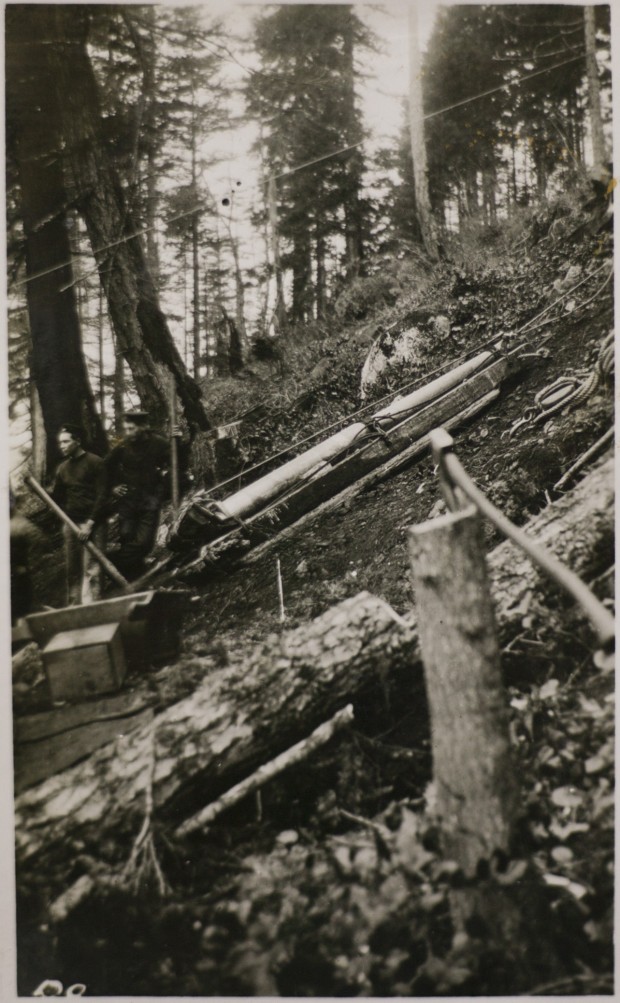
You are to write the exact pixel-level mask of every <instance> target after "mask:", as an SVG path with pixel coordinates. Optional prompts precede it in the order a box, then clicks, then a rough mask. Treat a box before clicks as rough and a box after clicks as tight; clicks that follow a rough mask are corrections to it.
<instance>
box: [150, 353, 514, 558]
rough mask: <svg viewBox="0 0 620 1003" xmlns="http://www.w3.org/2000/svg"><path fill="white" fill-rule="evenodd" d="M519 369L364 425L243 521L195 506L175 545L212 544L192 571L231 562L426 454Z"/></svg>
mask: <svg viewBox="0 0 620 1003" xmlns="http://www.w3.org/2000/svg"><path fill="white" fill-rule="evenodd" d="M518 367H519V363H518V361H517V360H514V359H512V360H508V359H506V358H500V359H498V360H496V361H495V362H493V363H492V364H491V365H487V366H486V367H485V368H484V369H482V370H481V371H480V372H476V373H474V374H473V375H470V376H469V377H468V378H467V379H465V380H463V381H462V382H461V383H460V384H459V385H457V386H453V387H451V388H450V389H449V390H448V392H446V393H445V394H444V395H443V396H442V397H440V398H438V399H436V400H433V401H432V403H430V404H427V405H426V406H424V407H421V408H420V410H417V411H416V412H415V414H414V415H413V416H410V415H409V416H407V417H406V418H405V419H404V420H401V421H400V422H399V423H398V424H395V425H393V426H391V427H389V428H388V429H386V428H384V427H383V425H380V426H373V425H372V423H371V424H370V427H366V426H363V425H362V426H361V427H362V429H363V431H364V435H363V436H362V435H361V433H358V435H357V436H356V437H357V438H359V443H358V445H357V446H356V448H355V449H354V450H352V451H346V450H345V451H344V453H341V454H338V455H334V456H332V457H330V458H326V459H325V460H324V461H322V462H320V463H318V464H315V465H314V466H313V467H312V468H310V469H308V470H307V471H305V474H304V475H303V476H298V477H297V478H296V480H295V481H294V482H292V483H289V481H287V482H286V486H287V490H285V492H284V494H283V495H281V496H279V497H277V498H275V500H274V499H271V500H270V501H269V504H266V503H267V501H268V500H269V498H270V497H271V496H269V497H268V496H266V497H265V503H264V504H263V506H262V507H260V508H259V509H258V511H255V512H254V511H253V512H251V513H250V514H249V515H243V518H241V517H240V516H239V515H238V514H237V508H236V507H235V509H234V516H233V518H232V520H231V519H228V520H227V519H224V518H223V516H222V513H223V512H225V511H226V512H227V511H228V508H225V505H224V503H219V502H218V503H216V502H213V503H210V504H209V505H207V506H206V507H203V506H202V505H200V504H197V505H196V504H194V503H191V504H190V505H189V506H187V507H186V508H185V510H184V512H183V513H182V514H181V516H180V518H179V520H178V522H177V524H176V527H175V528H174V530H173V533H172V535H171V538H170V541H169V542H170V546H174V547H177V546H182V545H183V542H184V541H185V545H186V546H187V545H188V544H190V543H191V541H192V539H193V542H194V545H197V544H198V543H199V542H203V541H205V540H206V541H209V542H207V543H206V545H205V546H203V547H202V549H201V551H200V556H199V558H198V559H197V561H193V562H192V567H193V568H194V567H196V566H199V565H200V564H202V563H205V564H207V563H210V564H213V562H214V561H217V560H219V559H220V558H221V557H222V556H223V555H226V557H227V559H231V558H232V559H234V558H236V557H238V556H239V555H240V554H243V553H244V552H245V551H247V550H248V548H249V547H251V546H254V545H256V544H259V543H262V542H264V541H265V539H267V538H270V537H273V536H274V535H275V534H276V533H277V532H278V531H279V530H280V529H281V528H282V527H284V526H288V525H290V524H291V523H293V522H295V521H297V520H298V519H300V518H301V517H302V516H303V515H305V514H306V513H307V512H310V511H312V510H313V509H315V508H316V507H317V506H319V505H320V504H322V503H324V502H326V501H327V500H329V499H331V498H333V497H334V496H336V495H338V494H339V493H341V492H342V491H343V489H345V488H346V487H347V486H348V485H351V484H354V483H355V482H357V481H359V480H361V479H363V478H365V477H367V476H369V475H370V474H371V473H372V472H373V471H375V470H376V469H377V468H378V467H382V466H383V465H384V464H386V462H389V461H394V462H396V463H398V461H399V460H400V457H401V456H402V455H403V454H404V452H405V451H407V450H412V451H415V452H417V451H418V447H419V452H423V451H424V449H425V448H426V445H427V438H426V437H427V434H428V433H429V432H430V431H431V429H432V428H434V427H435V426H436V425H437V424H446V425H447V426H448V425H449V426H450V427H453V425H454V424H455V423H458V421H459V420H463V421H465V420H467V418H468V417H470V416H471V415H472V414H475V413H477V412H478V411H479V410H480V409H481V408H482V407H483V406H485V405H486V404H487V403H489V400H490V398H489V395H490V394H491V393H492V392H493V391H495V390H496V388H497V387H498V386H499V385H500V384H501V383H502V382H503V381H504V380H505V379H506V377H507V376H508V375H511V376H514V374H515V373H516V372H517V371H518ZM482 402H484V403H482ZM400 403H401V402H399V404H400ZM399 414H400V413H399ZM349 445H351V446H352V445H353V443H350V444H349ZM304 455H305V454H304ZM283 483H284V482H283ZM238 495H241V492H239V493H238V494H237V495H233V496H231V497H230V498H229V499H226V506H228V507H230V508H232V499H234V498H237V497H238Z"/></svg>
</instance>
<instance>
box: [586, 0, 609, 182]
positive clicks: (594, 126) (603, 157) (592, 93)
mask: <svg viewBox="0 0 620 1003" xmlns="http://www.w3.org/2000/svg"><path fill="white" fill-rule="evenodd" d="M583 26H584V35H585V45H586V68H587V74H588V109H589V112H590V129H591V130H592V161H593V167H594V171H595V173H596V176H597V177H601V178H604V177H607V176H608V175H609V171H608V169H607V160H608V156H607V148H606V143H605V133H604V132H603V120H602V116H601V90H600V86H599V80H598V66H597V63H596V24H595V11H594V7H588V6H586V7H584V8H583Z"/></svg>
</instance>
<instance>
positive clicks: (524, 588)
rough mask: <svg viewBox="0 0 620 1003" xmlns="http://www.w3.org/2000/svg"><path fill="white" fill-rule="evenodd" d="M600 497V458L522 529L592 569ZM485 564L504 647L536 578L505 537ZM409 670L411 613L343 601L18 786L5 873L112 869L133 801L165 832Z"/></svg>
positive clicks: (538, 585) (608, 540)
mask: <svg viewBox="0 0 620 1003" xmlns="http://www.w3.org/2000/svg"><path fill="white" fill-rule="evenodd" d="M613 494H614V483H613V464H612V461H611V459H610V460H608V461H605V462H603V463H602V464H600V465H599V466H598V467H596V468H595V469H594V470H593V471H592V472H591V473H590V474H589V475H588V477H587V478H585V479H584V480H583V481H582V482H581V483H580V484H579V485H578V487H576V488H575V489H574V490H573V491H572V492H571V493H570V494H567V495H565V496H564V498H562V499H561V500H560V501H558V502H556V503H554V504H553V505H551V506H549V507H548V508H547V509H546V510H545V511H544V512H543V513H541V514H540V515H538V516H536V517H535V518H534V519H532V520H531V521H530V523H529V524H528V526H527V529H528V531H529V532H530V533H531V534H532V536H533V537H534V538H535V539H538V540H539V541H540V542H541V543H544V544H545V545H546V546H547V547H548V548H549V549H550V550H551V551H552V552H554V553H555V554H556V555H557V556H559V557H561V558H562V559H564V560H565V561H566V562H567V563H568V564H569V565H570V566H571V567H572V568H573V570H574V571H576V572H577V573H579V574H582V575H584V576H586V577H588V576H593V575H595V574H597V573H600V571H601V570H603V568H604V567H606V566H607V565H608V564H609V563H611V561H612V555H613V548H612V539H613V530H614V521H613ZM489 566H490V575H491V593H492V595H493V597H494V601H495V606H496V616H497V622H498V628H499V633H500V640H502V641H503V642H504V643H505V642H506V641H507V640H508V639H509V638H510V637H511V636H514V635H515V634H516V633H517V632H519V631H521V630H522V629H523V626H522V621H523V617H524V616H525V615H526V614H528V613H529V615H530V616H532V615H536V612H538V614H539V615H542V612H543V610H542V604H541V608H540V610H537V609H536V608H535V607H536V604H535V603H533V602H532V599H533V598H534V597H535V596H536V595H537V594H540V593H541V592H542V591H543V590H544V582H542V580H541V575H540V573H539V572H538V571H537V570H536V569H535V568H533V567H532V565H531V564H530V562H529V561H528V560H527V559H526V558H525V557H524V556H523V555H522V554H520V553H519V552H518V551H517V550H516V549H515V547H514V546H513V545H512V544H508V543H505V544H501V545H500V546H499V547H497V548H496V549H495V551H494V552H493V553H492V554H491V555H490V560H489ZM420 668H421V667H420V662H419V652H418V643H417V635H416V629H415V624H414V621H413V617H412V618H410V619H408V620H407V621H405V620H403V619H402V618H400V617H398V616H397V614H396V613H395V612H394V611H393V610H392V609H391V608H390V607H389V606H388V605H387V604H386V603H384V602H382V601H381V600H380V599H377V598H374V597H372V596H370V595H368V594H362V595H360V596H357V597H355V598H353V599H348V600H346V601H345V602H343V603H341V604H340V605H338V606H336V607H333V608H332V609H330V610H329V611H328V612H327V613H325V614H324V615H323V616H322V617H319V618H318V619H317V620H315V621H312V622H311V623H309V624H307V625H303V626H302V627H299V628H297V629H295V630H291V631H288V632H286V633H284V634H282V635H281V636H280V637H279V638H276V639H272V640H270V641H267V642H266V643H265V644H264V645H263V646H262V647H260V648H258V649H257V650H256V652H255V653H254V654H253V656H252V657H251V658H250V659H249V660H248V661H245V662H243V663H242V664H238V665H232V666H228V667H225V668H222V669H220V670H218V671H217V672H216V673H214V674H213V675H210V676H209V677H207V678H206V679H205V680H204V682H203V683H202V685H201V686H200V687H199V688H198V689H197V690H196V692H195V693H193V694H192V696H191V697H188V698H187V699H185V700H183V701H181V702H180V703H178V704H176V705H174V706H172V707H170V708H168V709H167V710H165V711H164V712H163V713H161V714H158V715H157V716H156V717H155V719H154V721H153V722H152V724H151V725H150V726H148V727H145V728H141V729H138V730H136V731H135V732H134V733H132V734H131V735H127V736H125V737H124V738H123V739H121V740H119V741H118V742H116V743H114V744H113V745H110V746H107V747H104V748H102V749H100V750H98V751H97V752H95V753H94V754H93V755H91V756H90V757H89V759H88V760H86V761H84V762H83V763H81V764H78V765H76V766H74V767H72V768H71V769H69V770H67V771H65V772H64V773H61V774H58V775H57V776H55V777H52V778H50V779H49V780H47V781H45V782H44V783H42V784H40V785H39V786H37V787H33V788H31V789H30V790H27V791H25V792H24V793H23V794H21V795H20V796H19V797H18V798H17V799H16V802H15V824H16V862H17V867H18V869H19V870H22V869H23V872H24V874H27V873H28V872H30V871H31V870H32V868H33V867H43V868H46V867H47V866H48V864H49V863H50V862H52V861H55V865H54V866H55V871H54V873H55V875H56V888H57V889H59V888H62V883H63V880H65V879H66V875H67V873H68V871H69V869H71V871H72V874H73V877H74V878H75V877H77V876H79V866H78V864H77V863H76V857H77V855H78V854H85V853H86V854H91V855H93V856H94V857H96V858H98V859H100V860H101V859H103V858H104V857H105V859H106V860H108V861H109V862H114V863H116V862H118V861H119V860H120V859H121V858H122V856H123V854H125V855H127V853H128V848H129V846H130V843H131V838H132V836H135V834H136V833H137V832H138V830H139V829H140V826H141V821H142V818H143V815H144V810H145V805H146V804H147V803H148V804H149V805H151V806H152V811H153V816H154V818H155V820H156V821H157V822H159V823H162V824H164V825H165V826H169V827H170V828H176V827H177V826H178V825H180V824H181V822H182V821H183V820H184V818H186V817H189V815H190V814H191V813H192V811H195V810H196V808H197V807H199V806H200V805H203V804H206V803H208V801H209V800H212V799H214V798H216V797H218V796H219V795H220V794H221V793H222V792H223V791H225V790H226V789H228V788H229V787H230V786H232V784H235V783H237V782H238V781H239V780H240V779H242V778H243V777H244V776H247V775H248V774H249V773H250V772H251V771H252V770H254V769H255V768H256V767H257V766H258V765H259V764H260V763H261V762H264V761H265V760H266V759H268V758H270V757H273V756H274V755H277V754H278V753H279V752H281V751H283V750H284V749H286V748H288V747H289V746H291V745H293V744H294V743H295V742H297V741H299V740H300V739H301V738H303V737H304V736H305V735H307V734H308V733H309V731H310V730H311V729H312V728H314V727H316V726H317V725H318V724H319V723H320V722H321V721H324V720H325V719H326V718H327V717H329V716H330V715H331V714H333V713H335V712H336V711H337V710H338V709H339V708H341V707H342V706H343V705H344V704H345V703H347V702H349V701H350V700H351V699H357V700H358V701H359V700H360V698H361V699H363V698H364V692H366V693H368V692H369V691H371V689H372V687H373V686H374V687H379V686H384V685H385V684H386V682H388V683H391V684H392V685H394V686H401V685H402V683H403V680H408V681H409V682H411V677H412V674H418V675H420V678H421V673H420ZM80 859H81V858H80ZM63 861H66V863H65V864H63V863H62V862H63ZM51 874H52V869H51V868H50V875H51ZM58 882H60V884H58ZM51 884H52V878H51V877H50V887H51Z"/></svg>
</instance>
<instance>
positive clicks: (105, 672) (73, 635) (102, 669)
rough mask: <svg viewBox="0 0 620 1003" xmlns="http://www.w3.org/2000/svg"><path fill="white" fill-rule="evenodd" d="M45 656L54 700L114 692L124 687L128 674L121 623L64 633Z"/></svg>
mask: <svg viewBox="0 0 620 1003" xmlns="http://www.w3.org/2000/svg"><path fill="white" fill-rule="evenodd" d="M42 655H43V665H44V667H45V672H46V675H47V681H48V684H49V688H50V694H51V697H52V700H83V699H84V698H85V697H89V696H94V695H95V694H97V693H111V692H113V691H114V690H118V689H119V688H120V687H121V685H122V682H123V679H124V678H125V674H126V671H127V669H126V663H125V652H124V650H123V643H122V640H121V628H120V625H119V624H118V623H101V624H96V625H95V626H92V627H79V628H77V629H76V630H64V631H61V632H60V633H58V634H55V635H54V637H52V638H51V640H50V641H48V643H47V644H46V645H45V647H44V648H43V652H42Z"/></svg>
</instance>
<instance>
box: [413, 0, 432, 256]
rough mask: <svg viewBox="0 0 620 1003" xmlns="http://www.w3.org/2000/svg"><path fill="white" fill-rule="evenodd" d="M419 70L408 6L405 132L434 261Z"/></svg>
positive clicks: (423, 230)
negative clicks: (407, 98) (407, 117)
mask: <svg viewBox="0 0 620 1003" xmlns="http://www.w3.org/2000/svg"><path fill="white" fill-rule="evenodd" d="M421 67H422V58H421V56H420V46H419V41H418V22H417V12H416V9H415V7H414V6H413V5H411V6H410V7H409V131H410V138H411V155H412V157H413V178H414V186H415V201H416V212H417V216H418V223H419V225H420V232H421V234H422V240H423V242H424V247H425V250H426V253H427V254H428V255H429V256H430V257H431V258H433V259H435V258H437V256H438V251H437V234H436V232H435V224H434V220H433V216H432V212H431V202H430V197H429V194H428V171H427V166H426V142H425V139H424V107H423V101H422V84H421Z"/></svg>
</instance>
